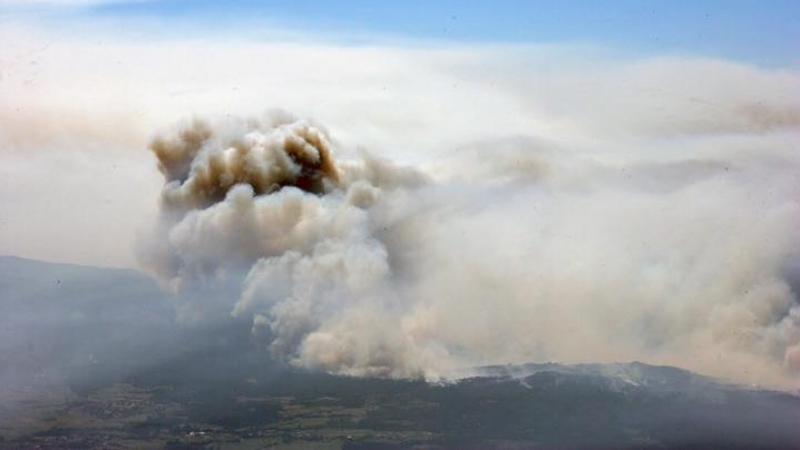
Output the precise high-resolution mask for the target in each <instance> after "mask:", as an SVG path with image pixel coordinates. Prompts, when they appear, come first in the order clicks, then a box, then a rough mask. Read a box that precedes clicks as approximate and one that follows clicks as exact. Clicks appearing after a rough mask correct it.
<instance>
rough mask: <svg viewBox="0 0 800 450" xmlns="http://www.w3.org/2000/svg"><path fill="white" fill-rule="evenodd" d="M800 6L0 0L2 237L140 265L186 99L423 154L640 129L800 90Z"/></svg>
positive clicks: (27, 248)
mask: <svg viewBox="0 0 800 450" xmlns="http://www.w3.org/2000/svg"><path fill="white" fill-rule="evenodd" d="M798 5H800V4H798V3H797V2H793V1H731V2H717V1H670V2H650V1H613V2H588V1H587V2H574V1H558V2H538V1H494V2H473V1H440V2H429V1H409V2H377V1H375V2H366V1H362V2H356V1H339V2H327V1H320V0H312V1H291V2H288V1H280V2H277V1H276V2H256V1H240V2H217V1H205V0H202V1H189V0H167V1H137V2H124V1H102V0H63V1H59V0H51V1H36V0H31V1H23V0H5V1H0V159H2V165H1V166H0V172H2V173H1V174H0V175H2V181H0V205H2V208H0V252H1V253H10V254H17V255H22V256H29V257H34V258H42V259H51V260H61V261H73V262H83V263H89V264H98V265H117V266H119V265H122V266H131V265H135V263H134V258H133V256H132V255H133V252H132V250H131V248H132V247H133V244H132V243H133V241H134V240H135V236H136V234H137V233H138V230H139V228H140V227H141V224H142V223H143V222H146V221H147V220H148V218H149V217H151V216H152V215H153V214H154V210H155V208H156V203H157V200H156V199H157V195H158V194H157V193H158V189H159V174H158V173H157V172H156V171H155V170H153V164H154V163H153V160H152V156H151V155H150V154H149V153H148V152H147V151H146V146H147V141H148V139H149V137H150V136H151V135H152V134H153V133H154V132H157V131H158V130H159V129H161V128H164V127H167V126H169V125H170V124H171V123H173V122H175V121H177V120H180V119H181V118H184V117H187V116H190V115H192V114H212V115H213V114H223V115H224V114H233V115H246V114H259V113H260V112H262V111H264V110H265V109H269V108H276V107H277V108H286V109H288V110H290V111H292V112H294V113H296V114H298V115H301V116H311V117H314V118H315V119H318V120H320V121H321V122H323V123H325V124H327V125H328V126H329V127H330V128H331V129H332V131H333V135H334V137H336V138H338V139H340V140H341V141H342V143H343V144H345V145H342V147H344V148H345V150H346V149H348V148H349V149H352V148H355V147H358V146H364V147H366V148H368V149H370V150H373V151H377V152H379V153H383V154H387V155H391V156H393V157H397V158H400V159H403V160H406V161H414V162H421V161H428V160H430V159H432V158H433V157H435V155H436V154H437V152H443V151H445V149H452V148H453V147H455V146H458V145H461V144H464V143H465V142H469V141H471V140H479V139H484V138H487V137H493V136H498V135H512V134H524V135H537V136H540V137H546V138H555V139H572V140H581V139H583V140H590V141H591V140H596V142H603V140H604V139H605V138H603V137H602V136H599V135H598V132H599V131H602V132H603V133H607V132H610V131H614V130H616V131H617V132H620V133H622V134H625V133H630V134H632V135H635V134H636V132H635V131H632V130H633V129H634V128H635V127H633V126H632V125H631V123H632V122H639V123H647V124H649V125H647V126H648V127H650V128H653V127H656V128H657V127H659V126H663V127H668V124H669V123H674V122H675V121H680V119H679V118H678V116H679V115H680V114H681V113H679V112H678V111H677V110H671V109H670V108H671V107H675V108H678V106H680V107H681V108H682V107H683V106H684V105H677V103H678V102H684V103H686V105H689V107H690V108H693V109H694V110H699V109H703V110H704V111H705V113H703V114H700V117H701V119H699V120H701V121H702V120H711V119H709V117H712V116H714V115H719V114H725V112H724V111H723V109H724V107H723V108H722V109H721V105H720V104H717V103H715V102H717V100H719V101H720V102H724V101H726V100H724V99H725V98H726V97H727V96H729V94H730V93H729V92H727V91H726V89H732V90H734V91H735V92H737V94H736V95H741V96H743V97H747V101H748V102H751V103H752V102H755V103H757V102H758V101H759V100H760V99H759V98H758V97H759V96H760V95H763V94H764V92H762V89H761V87H763V88H764V89H766V90H768V91H771V93H770V94H769V95H770V96H771V97H770V98H773V97H780V98H782V99H783V100H781V101H784V102H789V103H790V102H792V101H793V100H792V97H793V96H794V97H795V98H796V94H797V92H796V91H794V90H792V89H791V88H786V86H784V85H781V84H780V83H778V84H775V83H773V81H774V80H773V81H770V80H772V79H773V78H775V79H781V80H786V79H792V78H794V77H795V76H796V67H797V62H798V59H797V51H796V49H797V45H796V43H797V42H799V40H798V36H800V27H797V26H796V23H797V22H798V20H799V19H800V12H799V11H800V6H798ZM662 69H663V70H662ZM751 75H752V76H751ZM752 77H757V78H758V77H760V78H759V79H763V80H762V81H763V82H764V83H765V84H764V85H763V86H761V85H759V86H761V87H755V88H754V90H755V92H750V93H747V92H745V91H746V89H747V88H749V87H751V86H752V83H753V82H754V79H753V78H752ZM756 84H757V83H756ZM770 85H772V87H769V86H770ZM790 85H791V83H790ZM629 88H635V90H630V89H629ZM787 89H789V90H788V91H787ZM623 91H625V92H626V93H625V95H621V93H622V92H623ZM709 99H710V100H711V102H710V103H709ZM607 102H611V103H614V106H613V107H612V108H610V110H607V108H605V107H602V106H598V105H603V104H605V103H607ZM687 117H688V116H687ZM691 117H692V118H694V117H695V116H691ZM702 117H704V118H705V119H702ZM692 120H693V119H692ZM597 121H601V122H603V121H608V122H609V123H608V124H604V125H602V126H601V125H597V123H595V122H597ZM593 123H594V125H592V124H593ZM665 124H667V125H665ZM590 125H591V126H590ZM576 127H578V128H581V132H580V133H578V132H577V128H576ZM587 127H588V128H589V129H590V130H589V131H587V130H586V129H585V128H587ZM411 129H413V130H414V132H409V130H411ZM601 134H602V133H601ZM597 139H600V140H597ZM605 142H606V145H610V141H609V140H608V139H605ZM598 145H599V144H598Z"/></svg>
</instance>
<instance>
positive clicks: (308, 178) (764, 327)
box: [139, 106, 800, 386]
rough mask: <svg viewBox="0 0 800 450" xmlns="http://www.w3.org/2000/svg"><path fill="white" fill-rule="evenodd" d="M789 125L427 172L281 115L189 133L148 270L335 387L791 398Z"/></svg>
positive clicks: (518, 148) (180, 144)
mask: <svg viewBox="0 0 800 450" xmlns="http://www.w3.org/2000/svg"><path fill="white" fill-rule="evenodd" d="M762 108H768V106H762ZM749 111H750V112H748V114H756V115H760V113H758V111H755V110H749ZM787 114H788V113H787ZM779 116H780V117H778V116H775V117H778V118H779V119H780V120H777V122H776V121H775V120H772V119H771V118H772V117H773V116H772V115H767V116H764V117H763V118H762V119H763V120H762V119H759V121H758V123H760V124H762V125H763V126H762V127H760V128H758V129H757V130H756V132H755V133H752V132H751V130H752V129H751V128H750V125H748V124H747V123H745V124H744V125H742V126H741V127H742V128H740V130H742V134H741V135H740V136H736V137H735V138H731V137H730V136H729V135H726V134H706V133H705V132H702V133H699V135H697V136H691V134H690V135H689V136H688V137H685V138H682V139H677V138H676V139H675V141H674V142H672V143H668V144H664V143H663V142H659V143H658V144H653V145H668V146H674V148H675V152H674V155H673V156H671V157H666V158H661V159H654V158H651V157H642V156H639V155H638V154H637V153H636V152H626V151H617V152H613V153H608V154H613V155H614V157H613V158H612V157H605V158H602V157H598V156H597V155H598V153H597V152H595V153H593V154H588V153H586V152H582V151H578V150H576V149H574V148H570V146H569V144H565V143H559V142H554V141H549V140H545V139H539V138H534V137H530V136H524V135H520V136H510V137H507V138H497V139H492V140H482V141H475V142H473V143H471V144H466V145H463V146H462V147H460V148H459V149H458V150H457V151H455V152H451V153H446V154H444V156H441V157H438V158H436V159H435V160H433V161H430V162H427V163H423V164H418V165H414V166H404V165H400V164H397V163H393V162H391V161H388V160H385V159H381V158H377V157H375V156H372V155H369V154H366V153H364V152H357V151H356V152H354V151H352V149H342V148H337V147H336V145H334V140H333V138H332V137H331V136H330V135H329V133H328V132H327V131H326V130H325V128H324V127H323V126H321V125H319V124H316V123H314V122H310V121H306V120H300V119H297V118H294V117H292V116H290V115H289V114H287V113H282V112H271V113H268V114H265V115H264V116H262V117H259V118H244V119H231V118H227V119H214V118H211V119H204V120H200V119H195V120H192V121H186V122H183V123H181V124H179V125H177V126H176V127H175V128H174V129H172V130H169V131H166V132H164V133H162V134H161V135H159V136H157V137H156V138H155V139H153V141H152V142H151V145H150V148H151V150H152V151H153V153H154V154H155V156H156V157H157V160H158V163H159V169H160V170H161V173H162V174H163V175H164V179H165V184H164V187H163V189H162V193H161V200H160V215H159V218H158V221H157V223H156V224H155V225H154V226H153V228H152V231H151V233H149V235H148V236H147V237H146V238H144V239H142V242H141V244H140V252H139V253H140V261H141V262H142V264H143V266H144V267H146V268H147V269H148V270H149V271H150V272H151V273H154V274H155V275H156V276H157V277H158V278H159V280H161V282H162V284H163V285H164V286H167V287H168V288H169V289H170V290H172V291H173V292H174V293H175V297H176V299H177V302H178V305H179V310H180V312H181V315H182V318H183V320H184V321H188V322H192V321H213V320H217V319H219V318H222V317H226V316H228V315H233V316H234V317H238V318H243V319H246V320H251V321H252V326H253V334H254V336H255V337H256V338H258V339H263V340H265V341H266V342H267V344H268V346H269V350H270V352H271V354H272V356H273V357H275V358H278V359H281V360H284V361H287V362H289V363H291V364H294V365H297V366H301V367H306V368H312V369H319V370H324V371H328V372H331V373H337V374H348V375H356V376H385V377H425V378H428V379H436V378H440V377H447V376H448V375H449V374H451V373H454V371H456V370H462V369H464V368H467V367H472V366H477V365H484V364H496V363H518V362H527V361H549V360H557V361H567V362H579V361H601V362H605V361H626V360H643V361H647V362H657V363H669V364H675V365H679V366H682V367H686V368H689V369H693V370H697V371H700V372H703V373H708V374H713V375H719V376H724V377H727V378H730V379H733V380H736V381H745V382H759V383H766V384H771V385H781V386H788V385H792V384H793V383H795V382H796V377H797V374H798V371H800V305H799V304H798V300H797V296H796V292H795V290H796V288H797V286H798V281H800V278H798V277H799V276H800V264H798V262H800V260H798V254H797V251H796V249H797V248H798V242H797V239H796V237H795V236H796V228H797V224H798V214H799V213H800V209H798V204H797V202H796V197H797V192H798V188H800V180H798V178H797V176H796V173H797V169H798V167H797V166H798V160H797V157H796V156H793V154H792V152H791V150H792V149H793V148H794V146H793V144H791V139H789V138H787V137H786V135H785V134H782V133H787V131H783V130H784V129H785V128H786V127H789V130H791V129H792V127H795V126H796V124H795V122H794V121H793V119H791V117H790V115H779ZM748 117H749V116H748ZM759 117H760V116H759ZM787 121H789V122H790V123H789V122H787ZM767 122H769V123H772V122H775V123H774V125H769V126H774V127H777V129H774V130H771V134H768V135H764V133H765V131H764V128H763V127H765V126H768V125H766V124H767ZM787 123H788V125H787ZM731 126H734V125H731ZM759 133H760V134H759ZM788 133H789V137H791V132H790V131H789V132H788ZM776 136H777V137H776ZM642 145H643V144H642ZM765 148H766V149H768V150H766V151H765V150H764V149H765ZM337 154H348V155H351V156H350V157H343V156H340V157H337V156H336V155H337ZM662 154H663V153H662ZM685 155H688V156H685Z"/></svg>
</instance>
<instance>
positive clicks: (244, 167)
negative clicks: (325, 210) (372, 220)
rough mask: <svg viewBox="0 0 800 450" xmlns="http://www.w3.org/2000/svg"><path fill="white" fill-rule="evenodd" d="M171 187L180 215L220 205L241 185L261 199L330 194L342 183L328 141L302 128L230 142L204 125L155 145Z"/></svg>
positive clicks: (168, 195)
mask: <svg viewBox="0 0 800 450" xmlns="http://www.w3.org/2000/svg"><path fill="white" fill-rule="evenodd" d="M150 149H151V150H152V151H153V153H154V154H155V155H156V158H157V159H158V167H159V170H160V171H161V173H163V174H164V177H165V178H166V182H167V183H168V184H169V183H173V184H174V185H173V188H171V189H166V190H165V192H164V201H165V203H166V206H168V207H176V208H178V209H198V208H205V207H208V206H210V205H212V204H215V203H218V202H220V201H222V200H223V199H224V198H225V195H226V194H227V193H228V191H230V189H231V188H233V187H234V186H236V185H242V184H245V185H249V186H251V187H252V188H253V191H254V194H255V195H263V194H269V193H272V192H275V191H278V190H280V189H282V188H284V187H287V186H294V187H297V188H299V189H301V190H303V191H306V192H310V193H313V194H318V195H319V194H324V193H325V192H327V191H328V190H330V189H331V188H333V187H335V186H336V185H337V184H338V182H339V175H338V170H337V168H336V165H335V164H334V162H333V158H332V157H331V151H330V146H329V144H328V142H327V138H326V136H325V135H324V134H323V132H321V131H320V130H318V129H316V128H314V127H312V126H310V125H308V124H305V123H301V122H292V123H288V124H281V125H279V126H277V127H271V126H269V125H264V126H261V127H258V126H257V127H256V129H255V130H251V131H250V132H249V133H248V134H246V135H245V136H243V137H241V136H240V137H237V138H235V139H231V140H230V141H227V142H226V141H224V140H223V138H221V137H218V136H215V134H214V131H213V130H212V127H211V126H210V125H209V124H208V123H206V122H204V121H200V120H195V121H193V122H191V123H189V124H188V125H185V126H183V127H182V128H180V129H179V130H178V131H177V132H175V133H174V135H172V136H168V137H158V138H156V139H154V140H153V141H152V143H151V144H150Z"/></svg>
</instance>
